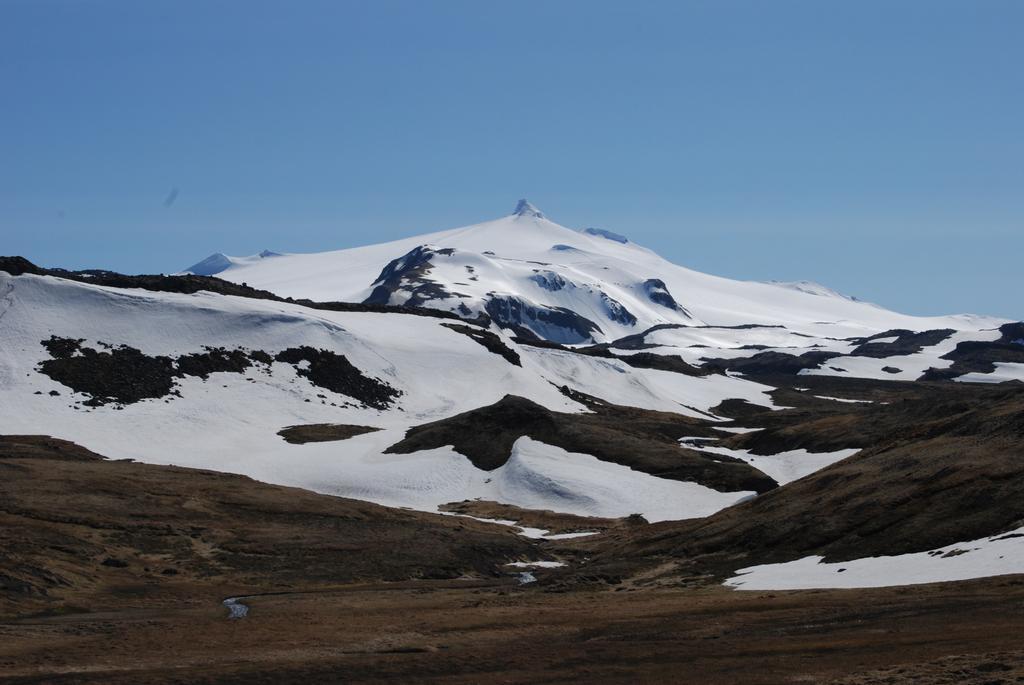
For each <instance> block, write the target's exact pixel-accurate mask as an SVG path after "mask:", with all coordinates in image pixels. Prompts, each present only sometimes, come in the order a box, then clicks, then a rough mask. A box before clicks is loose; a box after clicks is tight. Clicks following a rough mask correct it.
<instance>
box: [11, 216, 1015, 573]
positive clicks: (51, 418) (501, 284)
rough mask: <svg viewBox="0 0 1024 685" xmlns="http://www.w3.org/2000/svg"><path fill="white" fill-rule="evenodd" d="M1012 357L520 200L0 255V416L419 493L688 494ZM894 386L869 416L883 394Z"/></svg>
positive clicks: (95, 441)
mask: <svg viewBox="0 0 1024 685" xmlns="http://www.w3.org/2000/svg"><path fill="white" fill-rule="evenodd" d="M213 272H216V275H217V278H212V277H210V276H208V275H207V274H208V273H213ZM849 380H853V381H855V382H854V383H852V384H850V383H847V382H846V381H849ZM919 380H920V381H929V383H889V382H888V381H919ZM1021 380H1024V324H1021V323H1013V322H1005V321H1001V320H997V319H992V318H988V317H976V316H969V315H959V316H946V317H912V316H905V315H902V314H898V313H895V312H891V311H888V310H886V309H884V308H881V307H878V306H876V305H873V304H868V303H863V302H859V301H857V300H855V299H852V298H849V297H846V296H844V295H841V294H839V293H836V292H834V291H831V290H829V289H828V288H825V287H823V286H819V285H816V284H811V283H805V282H800V283H757V282H745V281H734V280H728V279H723V278H718V277H715V276H710V275H707V274H702V273H698V272H696V271H692V270H690V269H686V268H684V267H681V266H678V265H675V264H672V263H670V262H668V261H666V260H664V259H662V258H660V257H659V256H658V255H656V254H655V253H653V252H652V251H650V250H648V249H646V248H643V247H641V246H639V245H636V244H635V243H633V242H631V241H630V240H629V239H628V238H626V237H624V236H621V235H618V234H616V233H611V232H608V231H603V230H598V229H592V228H589V229H585V230H582V231H576V230H572V229H569V228H565V227H563V226H559V225H558V224H556V223H554V222H552V221H550V220H549V219H547V218H546V217H545V216H544V215H543V213H541V212H540V211H539V210H537V209H536V208H535V207H533V206H532V205H530V204H529V203H528V202H526V201H522V202H520V203H519V205H518V206H517V208H516V211H515V213H513V214H512V215H509V216H506V217H503V218H501V219H497V220H495V221H490V222H485V223H482V224H477V225H474V226H469V227H465V228H459V229H453V230H449V231H442V232H437V233H431V234H427V235H424V236H417V237H413V238H408V239H404V240H399V241H394V242H390V243H384V244H381V245H373V246H368V247H360V248H354V249H349V250H340V251H335V252H326V253H320V254H276V253H269V252H264V253H261V254H259V255H254V256H252V257H246V258H236V257H226V256H224V255H214V256H213V257H211V258H209V259H207V260H204V261H203V262H200V263H199V264H197V265H195V266H194V267H192V268H191V269H190V270H189V274H183V275H177V276H124V275H121V274H115V273H112V272H106V271H88V272H69V271H63V270H58V269H54V270H48V269H42V268H39V267H37V266H35V265H33V264H31V263H30V262H28V261H27V260H24V259H21V258H0V389H2V392H0V435H2V434H13V435H18V434H32V435H40V434H41V435H51V436H57V437H60V438H63V439H67V440H72V441H74V442H77V443H79V444H80V445H83V446H85V447H86V448H88V449H91V450H94V451H95V452H98V453H101V454H104V455H107V456H110V457H118V458H132V459H136V460H139V461H144V462H150V463H156V464H175V465H180V466H187V467H199V468H205V469H213V470H217V471H226V472H233V473H240V474H244V475H248V476H251V477H253V478H256V479H258V480H262V481H266V482H269V483H275V484H281V485H290V486H298V487H303V488H307V489H310V490H314V491H317V492H321V493H326V494H331V495H340V496H346V497H351V498H356V499H364V500H369V501H373V502H377V503H380V504H385V505H389V506H399V507H410V508H414V509H420V510H424V511H437V510H438V508H439V507H445V506H451V505H453V504H454V503H459V502H463V501H464V500H473V501H477V500H479V501H483V502H492V503H498V504H499V505H502V506H505V505H512V506H515V507H520V508H523V509H530V510H550V511H554V512H562V513H568V514H578V515H586V516H596V517H605V518H620V517H625V516H628V515H630V514H634V513H635V514H640V515H642V516H643V517H644V518H646V519H647V520H648V521H664V520H678V519H691V518H695V517H706V516H710V515H712V514H714V513H715V512H720V511H721V510H727V511H728V510H731V509H732V508H733V505H737V504H739V503H742V502H747V501H763V500H767V499H768V498H761V497H760V495H762V494H764V493H767V492H769V491H773V490H775V489H781V490H785V491H787V492H793V491H794V490H793V489H792V488H793V487H794V486H795V485H797V484H800V483H803V484H804V485H803V486H802V487H804V488H806V487H808V486H807V485H806V483H807V479H809V478H813V477H815V476H816V474H819V472H821V471H822V470H828V469H832V468H839V466H841V465H842V464H848V463H850V461H851V460H854V461H855V460H858V459H859V458H860V455H861V453H862V448H865V447H871V446H872V445H873V444H880V441H883V440H884V439H886V437H887V436H889V435H891V434H892V432H893V431H895V432H897V433H898V432H900V431H904V430H910V429H912V428H914V426H915V421H917V420H918V418H917V416H918V415H917V414H915V413H914V412H915V411H916V409H915V407H917V406H918V405H917V404H914V401H915V400H916V401H920V395H919V393H918V390H917V387H918V386H920V387H925V388H928V389H930V390H929V392H934V393H937V397H939V398H940V399H941V398H945V397H947V396H948V397H951V398H953V400H954V401H950V402H947V403H944V404H943V403H941V402H940V404H939V406H938V408H939V409H941V410H942V411H947V410H948V411H952V412H958V411H960V409H959V408H960V407H970V406H971V405H970V398H974V397H983V398H986V399H985V401H986V402H992V403H993V406H1001V405H1000V404H999V403H1001V402H1004V400H1005V397H1004V394H1003V393H1002V389H1001V387H1000V388H995V389H994V390H993V391H992V393H991V394H990V395H985V394H984V393H986V392H989V391H988V390H977V389H972V387H973V388H976V386H972V387H968V386H969V384H968V383H965V382H967V381H979V382H985V383H986V384H994V383H1001V382H1004V381H1011V382H1012V381H1021ZM950 381H954V382H950ZM1008 387H1010V388H1013V387H1016V385H1013V386H1008ZM958 388H963V390H960V389H958ZM1011 394H1012V391H1011ZM964 397H967V398H968V399H967V400H964V399H963V398H964ZM908 400H909V401H910V403H909V404H901V412H902V413H901V414H899V416H900V417H902V418H899V419H893V420H894V421H896V423H895V424H894V425H893V426H892V427H891V428H890V427H888V426H887V424H886V421H888V420H890V419H888V418H887V417H888V416H889V414H887V413H886V412H887V410H886V409H885V407H886V406H888V405H889V404H890V403H894V402H901V403H902V402H906V401H908ZM925 404H926V406H930V405H929V404H928V403H925ZM787 410H792V411H787ZM940 414H941V412H940ZM942 416H945V414H943V415H942ZM1001 416H1002V415H999V417H1001ZM776 417H778V418H776ZM999 417H997V418H999ZM819 419H820V420H819ZM942 420H944V421H945V420H946V419H945V418H943V419H942ZM958 420H959V419H958ZM1000 421H1002V418H1000ZM901 422H902V423H901ZM1003 423H1005V422H1003ZM1003 423H999V424H998V425H1001V426H1002V425H1003ZM936 425H938V424H936ZM986 425H989V424H988V423H987V422H986V421H979V420H975V419H973V418H970V417H968V419H966V420H965V422H964V423H963V424H962V425H961V424H957V426H958V427H956V428H955V429H950V430H954V434H955V435H956V436H961V434H969V435H970V434H973V433H971V431H977V430H979V429H978V426H982V427H983V426H986ZM1006 425H1008V426H1010V427H1009V428H1007V429H1006V430H1008V431H1010V430H1012V422H1011V423H1009V424H1006ZM793 426H798V427H799V430H797V429H795V428H793ZM965 426H966V427H965ZM930 430H931V429H930ZM934 430H937V431H939V433H940V434H941V433H942V431H944V430H946V429H945V428H941V427H940V428H936V429H934ZM965 431H966V433H964V432H965ZM868 432H871V433H872V434H873V435H874V434H876V433H877V435H874V437H872V438H871V440H874V441H875V442H871V440H868V439H866V438H865V437H864V436H865V434H866V433H868ZM927 435H931V434H930V433H928V434H927ZM1000 439H1002V438H1000ZM958 449H959V448H958ZM867 454H868V457H871V458H875V459H877V458H878V457H877V454H874V453H872V452H871V451H870V450H868V451H867ZM986 454H988V453H986ZM988 456H991V455H988ZM901 463H903V462H901ZM850 468H853V469H854V470H855V471H856V470H857V469H858V468H859V467H857V466H856V465H854V466H853V467H850ZM872 468H874V467H872ZM858 473H859V471H858ZM876 473H877V472H876ZM871 477H875V476H871ZM928 482H931V481H928ZM857 492H858V493H863V492H864V490H863V489H862V490H858V491H857ZM752 498H753V499H752ZM899 501H902V500H899ZM740 506H744V505H740ZM761 508H767V509H768V510H771V507H770V505H768V504H766V505H763V507H761ZM726 518H728V517H726ZM851 520H852V519H851ZM986 525H987V524H986ZM999 526H1002V522H1000V523H998V525H997V524H996V523H993V524H992V526H989V527H991V528H992V530H989V527H985V526H982V525H980V524H979V525H977V526H974V527H971V526H966V524H965V527H964V528H963V534H964V537H962V538H957V537H952V538H950V537H949V536H953V535H955V534H957V533H956V531H951V532H949V535H947V536H946V537H942V536H939V537H937V538H936V539H934V540H932V542H933V543H934V545H933V546H934V547H940V546H941V545H945V544H948V543H950V542H955V541H957V540H959V539H964V540H967V539H978V538H979V536H981V535H988V534H994V533H997V532H999V530H996V528H998V527H999ZM957 530H958V531H959V530H960V529H957ZM537 534H540V533H537ZM972 536H973V537H972ZM899 549H900V551H919V550H914V549H912V545H905V546H903V547H900V548H899ZM929 549H930V548H929ZM803 551H813V550H812V549H810V548H809V549H807V550H803ZM783 561H785V559H783Z"/></svg>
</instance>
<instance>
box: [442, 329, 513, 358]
mask: <svg viewBox="0 0 1024 685" xmlns="http://www.w3.org/2000/svg"><path fill="white" fill-rule="evenodd" d="M441 325H442V326H444V327H445V328H449V329H451V330H453V331H455V332H457V333H462V334H463V335H465V336H467V337H469V338H472V339H473V340H475V341H476V342H478V343H480V344H481V345H483V346H484V347H485V348H487V350H488V351H490V352H493V353H494V354H496V355H498V356H499V357H503V358H504V359H505V360H506V361H507V362H508V363H509V364H514V365H516V366H522V363H521V361H520V359H519V353H518V352H516V351H515V350H513V349H512V348H511V347H509V346H508V345H506V344H505V342H504V341H503V340H502V339H501V338H500V337H499V336H497V335H496V334H494V333H492V332H491V331H488V330H484V329H483V328H474V327H472V326H465V325H463V324H458V323H443V324H441Z"/></svg>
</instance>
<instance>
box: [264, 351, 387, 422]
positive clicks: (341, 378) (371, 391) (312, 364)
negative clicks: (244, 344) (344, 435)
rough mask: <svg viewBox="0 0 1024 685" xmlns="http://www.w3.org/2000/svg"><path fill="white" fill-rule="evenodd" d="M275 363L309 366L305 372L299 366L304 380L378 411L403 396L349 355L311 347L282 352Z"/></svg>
mask: <svg viewBox="0 0 1024 685" xmlns="http://www.w3.org/2000/svg"><path fill="white" fill-rule="evenodd" d="M274 359H275V360H276V361H279V362H287V363H289V364H296V365H298V364H299V363H300V362H303V361H305V362H309V366H307V367H305V368H303V367H300V366H296V370H297V372H298V374H299V375H300V376H303V377H305V378H308V379H309V382H310V383H312V384H313V385H317V386H319V387H321V388H326V389H327V390H331V391H332V392H336V393H339V394H342V395H348V396H349V397H354V398H355V399H357V400H359V401H360V402H362V403H363V404H365V405H367V406H370V407H373V408H374V409H387V408H388V407H390V406H391V404H392V403H393V402H394V400H395V398H396V397H398V396H399V395H401V394H402V393H401V391H399V390H395V389H394V388H393V387H391V386H390V385H388V384H387V383H385V382H384V381H382V380H378V379H376V378H371V377H369V376H366V375H363V372H362V371H360V370H359V369H357V368H356V367H355V366H353V365H352V363H351V362H350V361H349V360H348V359H347V358H346V357H345V355H342V354H337V353H336V352H331V351H330V350H318V349H315V348H313V347H310V346H308V345H303V346H301V347H290V348H288V349H287V350H282V351H281V352H278V353H277V355H276V356H275V357H274Z"/></svg>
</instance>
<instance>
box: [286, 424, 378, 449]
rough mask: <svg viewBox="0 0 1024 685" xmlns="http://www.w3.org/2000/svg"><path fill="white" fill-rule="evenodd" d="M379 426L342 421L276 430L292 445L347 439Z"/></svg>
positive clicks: (370, 431) (375, 429)
mask: <svg viewBox="0 0 1024 685" xmlns="http://www.w3.org/2000/svg"><path fill="white" fill-rule="evenodd" d="M379 430H380V428H374V427H373V426H352V425H348V424H343V423H309V424H304V425H301V426H288V427H286V428H282V429H281V430H279V431H278V432H277V434H278V435H280V436H281V437H282V438H284V439H285V442H289V443H291V444H293V445H304V444H306V443H307V442H335V441H337V440H348V439H349V438H354V437H356V436H357V435H365V434H366V433H374V432H376V431H379Z"/></svg>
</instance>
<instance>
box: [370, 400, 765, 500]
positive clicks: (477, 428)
mask: <svg viewBox="0 0 1024 685" xmlns="http://www.w3.org/2000/svg"><path fill="white" fill-rule="evenodd" d="M588 402H589V404H588V406H589V407H590V408H591V409H592V410H593V411H594V413H592V414H568V413H561V412H553V411H551V410H549V409H547V408H545V407H543V406H541V405H539V404H537V403H535V402H532V401H530V400H527V399H524V398H522V397H514V396H506V397H505V398H504V399H502V400H500V401H498V402H496V403H495V404H492V405H489V406H486V407H481V408H479V409H474V410H472V411H468V412H465V413H463V414H459V415H457V416H453V417H451V418H448V419H442V420H440V421H435V422H433V423H427V424H423V425H421V426H416V427H414V428H412V429H410V430H409V431H408V432H407V433H406V436H405V439H403V440H402V441H400V442H398V443H397V444H395V445H392V446H391V447H389V448H388V449H387V450H386V451H387V452H390V453H398V454H408V453H412V452H418V451H421V450H427V449H434V448H437V447H443V446H445V445H453V446H454V448H455V450H456V451H457V452H459V453H460V454H463V455H465V456H466V457H468V458H469V460H470V461H471V462H473V464H474V465H475V466H476V467H477V468H481V469H484V470H487V471H491V470H493V469H496V468H498V467H499V466H502V465H503V464H504V463H505V462H506V461H507V460H508V458H509V455H510V454H511V451H512V444H513V443H514V442H515V441H516V440H517V439H519V438H520V437H522V436H528V437H530V438H533V439H535V440H539V441H540V442H544V443H547V444H549V445H555V446H557V447H561V448H562V449H564V450H567V451H569V452H579V453H583V454H590V455H593V456H595V457H597V458H598V459H601V460H603V461H607V462H611V463H615V464H621V465H623V466H628V467H630V468H632V469H635V470H637V471H643V472H645V473H649V474H651V475H654V476H659V477H661V478H668V479H671V480H680V481H691V482H695V483H700V484H702V485H706V486H708V487H711V488H714V489H717V490H720V491H724V492H735V491H740V490H754V491H756V492H765V491H767V490H770V489H771V488H774V487H775V486H776V483H775V481H774V480H772V479H771V478H769V477H768V476H766V475H764V474H763V473H761V472H760V471H758V470H757V469H755V468H753V467H751V466H749V465H748V464H746V463H744V462H742V461H740V460H738V459H732V458H731V457H722V456H720V455H713V456H712V455H705V454H702V453H700V452H696V451H693V450H688V449H684V448H682V447H680V446H679V444H678V442H677V441H678V439H679V438H680V437H684V436H692V435H695V434H704V435H713V433H712V431H711V430H710V429H708V428H706V427H705V426H704V425H703V424H702V422H700V421H697V420H694V419H689V418H687V417H683V416H680V415H678V414H669V413H667V412H656V411H649V410H644V409H635V408H632V407H620V406H616V405H610V404H607V403H604V402H600V401H595V400H593V398H588Z"/></svg>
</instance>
